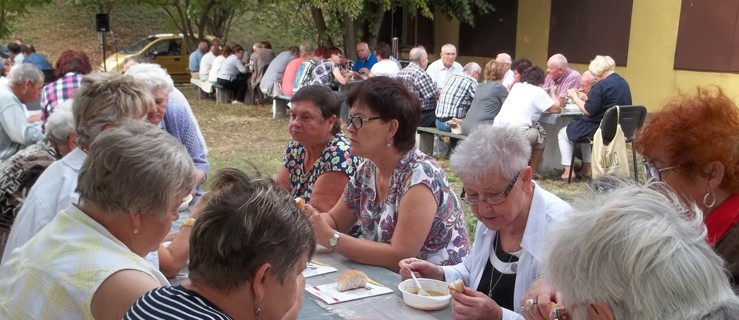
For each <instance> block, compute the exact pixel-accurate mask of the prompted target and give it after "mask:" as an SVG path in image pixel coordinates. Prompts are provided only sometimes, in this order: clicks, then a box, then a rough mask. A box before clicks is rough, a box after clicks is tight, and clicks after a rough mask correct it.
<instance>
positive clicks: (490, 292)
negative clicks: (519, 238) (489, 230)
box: [488, 234, 518, 299]
mask: <svg viewBox="0 0 739 320" xmlns="http://www.w3.org/2000/svg"><path fill="white" fill-rule="evenodd" d="M499 239H500V238H499V237H498V235H497V234H496V235H495V240H494V241H493V256H495V260H499V259H498V256H497V252H498V243H499V241H500V240H499ZM515 253H516V252H515V251H514V252H507V254H508V261H506V262H505V266H508V265H511V260H513V256H515ZM501 262H503V261H501ZM490 265H491V266H492V269H491V270H490V287H489V288H490V289H488V297H490V298H491V299H492V298H493V290H494V289H495V287H496V286H498V282H500V279H503V275H504V273H503V272H501V271H498V273H500V275H499V276H498V279H497V280H495V284H493V278H494V277H493V273H494V272H495V264H493V263H492V261H491V263H490ZM510 269H511V271H513V273H514V274H515V273H516V269H518V264H517V263H515V262H514V263H513V264H512V265H511V266H510Z"/></svg>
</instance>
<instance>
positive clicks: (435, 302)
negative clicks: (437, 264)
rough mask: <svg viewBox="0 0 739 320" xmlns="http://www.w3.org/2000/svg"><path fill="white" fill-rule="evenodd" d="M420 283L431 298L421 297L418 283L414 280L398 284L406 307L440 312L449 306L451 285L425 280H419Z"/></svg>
mask: <svg viewBox="0 0 739 320" xmlns="http://www.w3.org/2000/svg"><path fill="white" fill-rule="evenodd" d="M418 282H419V283H420V284H421V287H423V290H425V291H426V292H428V293H429V294H430V295H431V296H419V295H418V287H417V286H416V283H415V282H413V279H407V280H405V281H403V282H401V283H400V284H398V289H400V292H401V293H403V302H405V304H406V305H408V306H409V307H411V308H415V309H420V310H439V309H444V308H446V307H447V306H448V305H449V302H450V301H451V300H452V295H451V293H449V285H448V284H447V283H446V282H444V281H439V280H434V279H424V278H419V279H418Z"/></svg>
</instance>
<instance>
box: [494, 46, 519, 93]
mask: <svg viewBox="0 0 739 320" xmlns="http://www.w3.org/2000/svg"><path fill="white" fill-rule="evenodd" d="M495 61H498V62H500V63H501V64H503V70H504V72H505V74H504V75H503V82H501V84H503V86H504V87H506V88H509V87H510V86H511V85H512V84H513V81H515V80H516V78H515V77H514V76H513V70H511V63H512V62H513V60H511V56H510V55H508V54H507V53H499V54H498V56H496V57H495Z"/></svg>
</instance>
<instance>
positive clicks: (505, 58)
mask: <svg viewBox="0 0 739 320" xmlns="http://www.w3.org/2000/svg"><path fill="white" fill-rule="evenodd" d="M495 61H498V62H500V63H507V64H508V65H510V64H511V56H510V55H509V54H507V53H498V55H497V56H496V57H495Z"/></svg>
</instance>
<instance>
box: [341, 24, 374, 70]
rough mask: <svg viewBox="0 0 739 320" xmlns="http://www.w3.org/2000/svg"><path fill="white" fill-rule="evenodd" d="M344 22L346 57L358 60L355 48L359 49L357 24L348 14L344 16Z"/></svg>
mask: <svg viewBox="0 0 739 320" xmlns="http://www.w3.org/2000/svg"><path fill="white" fill-rule="evenodd" d="M342 20H343V24H344V33H343V39H344V56H346V57H347V59H351V60H356V59H357V51H356V50H355V48H356V47H357V33H356V31H355V29H354V25H355V24H356V23H355V21H354V19H352V18H351V17H350V16H349V15H348V14H346V13H345V14H344V15H343V17H342ZM370 48H371V47H370Z"/></svg>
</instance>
